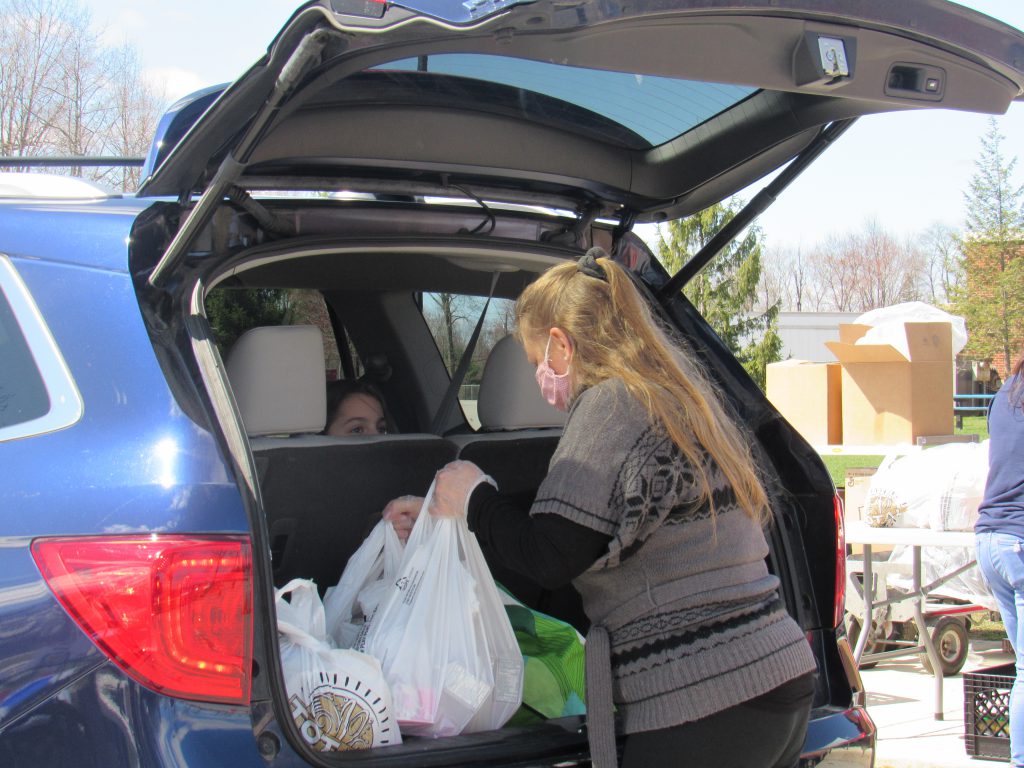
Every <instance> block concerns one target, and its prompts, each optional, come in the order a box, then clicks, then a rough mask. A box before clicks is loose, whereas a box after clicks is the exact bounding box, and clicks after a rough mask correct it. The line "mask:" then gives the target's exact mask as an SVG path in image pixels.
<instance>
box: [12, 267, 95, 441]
mask: <svg viewBox="0 0 1024 768" xmlns="http://www.w3.org/2000/svg"><path fill="white" fill-rule="evenodd" d="M81 415H82V401H81V397H80V395H79V393H78V389H77V387H76V386H75V384H74V381H73V380H72V378H71V374H70V372H69V371H68V369H67V365H66V363H65V362H64V359H63V357H62V356H61V354H60V350H59V349H58V348H57V345H56V343H55V342H54V340H53V337H52V335H51V334H50V332H49V329H48V328H47V327H46V324H45V322H44V321H43V318H42V316H41V314H40V313H39V309H38V307H36V305H35V302H34V301H33V300H32V297H31V295H30V294H29V292H28V289H27V287H26V286H25V284H24V283H23V282H22V280H21V278H20V276H19V275H18V273H17V271H16V270H15V268H14V265H13V264H12V263H11V261H10V259H8V258H7V257H6V256H3V255H0V442H2V441H5V440H14V439H16V438H20V437H28V436H30V435H36V434H42V433H45V432H52V431H54V430H57V429H63V428H64V427H67V426H70V425H71V424H73V423H75V422H76V421H78V419H79V418H80V417H81Z"/></svg>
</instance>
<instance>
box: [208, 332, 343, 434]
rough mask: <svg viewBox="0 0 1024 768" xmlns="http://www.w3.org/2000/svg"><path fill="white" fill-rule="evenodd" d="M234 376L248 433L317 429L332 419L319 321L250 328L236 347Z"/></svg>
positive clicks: (232, 359)
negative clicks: (328, 414)
mask: <svg viewBox="0 0 1024 768" xmlns="http://www.w3.org/2000/svg"><path fill="white" fill-rule="evenodd" d="M227 371H228V378H229V379H230V380H231V388H232V389H233V390H234V393H235V401H236V402H237V403H238V410H239V412H240V413H241V415H242V423H243V424H245V431H246V434H248V435H250V436H258V435H295V434H303V433H310V432H313V433H316V432H320V431H322V430H323V428H324V423H325V422H326V420H327V389H326V381H325V376H324V345H323V339H322V336H321V333H320V329H319V328H317V327H316V326H314V325H281V326H267V327H262V328H253V329H252V330H249V331H246V332H245V333H244V334H242V336H241V337H239V339H238V341H236V342H235V346H234V347H232V348H231V353H230V354H229V355H228V362H227Z"/></svg>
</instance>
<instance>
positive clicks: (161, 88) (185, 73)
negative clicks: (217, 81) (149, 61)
mask: <svg viewBox="0 0 1024 768" xmlns="http://www.w3.org/2000/svg"><path fill="white" fill-rule="evenodd" d="M143 77H145V79H146V82H147V83H149V84H150V85H151V86H152V87H153V88H154V89H155V90H156V91H157V93H163V95H164V96H165V97H166V100H167V104H168V105H170V104H171V103H172V102H174V101H177V100H178V99H180V98H181V97H182V96H185V95H187V94H189V93H193V92H194V91H198V90H200V89H201V88H205V87H207V86H208V85H213V83H210V82H208V81H207V80H206V78H204V77H202V76H201V75H199V74H198V73H197V72H194V71H193V70H191V69H182V68H181V67H151V68H149V69H146V71H145V72H144V73H143Z"/></svg>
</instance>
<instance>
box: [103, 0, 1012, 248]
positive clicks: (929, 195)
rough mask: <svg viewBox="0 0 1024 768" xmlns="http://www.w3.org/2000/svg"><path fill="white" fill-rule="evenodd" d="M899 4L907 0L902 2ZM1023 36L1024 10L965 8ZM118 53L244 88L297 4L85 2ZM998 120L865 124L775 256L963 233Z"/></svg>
mask: <svg viewBox="0 0 1024 768" xmlns="http://www.w3.org/2000/svg"><path fill="white" fill-rule="evenodd" d="M893 1H898V0H893ZM961 4H962V5H966V6H968V7H971V8H974V9H975V10H978V11H981V12H983V13H987V14H988V15H990V16H993V17H994V18H997V19H1000V20H1001V21H1004V22H1006V23H1008V24H1011V25H1013V26H1015V27H1017V28H1018V29H1024V0H964V2H962V3H961ZM84 5H85V6H86V7H87V8H88V9H89V10H90V11H91V13H92V17H93V22H94V24H95V25H96V26H97V28H100V29H102V30H103V34H104V35H105V36H106V38H107V39H108V41H109V42H111V43H115V44H118V43H121V42H123V41H125V40H127V41H129V42H131V43H132V44H134V45H135V47H136V48H137V50H138V51H139V53H140V55H141V57H142V63H143V67H144V69H145V70H146V73H147V76H148V77H149V78H150V80H151V81H152V82H154V83H158V84H160V86H161V87H163V88H164V91H165V93H166V95H167V97H168V99H169V100H173V99H174V98H177V97H178V96H181V95H183V94H185V93H189V92H191V91H194V90H197V89H199V88H202V87H204V86H207V85H211V84H214V83H219V82H226V81H230V80H234V79H235V78H236V77H238V76H239V75H240V74H241V73H242V72H243V71H245V69H246V68H248V67H249V66H250V65H251V64H252V63H253V62H254V61H255V60H256V59H258V58H259V57H260V56H261V55H262V53H263V52H264V51H265V50H266V47H267V45H268V44H269V43H270V41H271V39H273V37H274V35H275V33H276V32H277V31H278V30H279V29H280V28H281V26H282V25H283V24H284V22H285V21H286V20H287V19H288V17H289V16H290V15H291V12H292V11H293V10H294V8H295V7H296V6H297V5H298V2H289V1H286V0H245V2H244V3H243V2H237V0H230V1H228V2H223V0H222V2H216V1H215V0H214V1H211V0H204V1H203V2H200V0H176V1H175V2H173V3H168V2H165V1H162V2H158V1H157V0H85V2H84ZM987 119H988V118H987V117H986V116H983V115H974V114H969V113H963V112H951V111H950V112H947V111H944V112H941V113H936V112H932V111H928V112H907V113H899V114H891V115H877V116H873V117H871V118H866V119H864V120H861V121H860V122H859V123H858V124H857V125H855V126H854V127H853V128H851V129H850V131H848V132H847V134H846V135H845V136H843V138H842V139H841V140H840V141H839V142H838V143H837V144H836V146H835V147H833V148H831V149H830V150H828V151H827V152H826V153H825V154H824V155H823V156H822V157H821V158H819V159H818V161H817V162H816V163H815V164H814V165H813V166H812V167H811V168H810V169H809V170H807V171H806V172H805V173H804V175H803V176H802V177H801V178H800V179H799V180H798V181H797V182H795V183H794V184H793V186H791V187H790V188H789V189H788V190H787V191H786V193H785V194H784V195H783V196H782V197H781V198H780V199H779V201H778V202H777V203H776V204H775V205H774V206H772V208H770V209H769V210H768V211H767V212H766V213H765V214H764V215H763V216H762V217H761V218H760V220H759V221H760V223H761V225H762V227H763V229H764V231H765V234H766V236H767V239H768V244H769V247H784V248H797V247H801V248H804V249H810V248H812V247H813V246H814V245H815V243H816V242H818V241H820V240H822V239H824V238H825V237H826V236H827V235H828V234H830V233H834V232H843V231H859V230H861V229H863V227H864V225H865V222H867V221H868V220H870V219H875V220H877V221H878V222H879V223H880V224H882V226H883V227H885V228H886V229H887V230H889V231H891V232H893V233H895V234H897V235H899V236H901V237H903V236H905V237H910V236H912V235H914V234H916V233H919V232H921V231H923V230H925V229H926V228H927V227H928V226H930V225H931V224H932V223H934V222H942V223H945V224H947V225H949V226H952V227H956V228H959V227H962V225H963V216H964V200H963V192H964V190H965V189H966V188H967V184H968V182H969V180H970V178H971V175H972V174H973V173H974V170H975V166H974V163H975V160H976V159H977V157H978V152H979V150H980V140H981V137H982V135H984V133H985V131H986V130H987ZM999 128H1000V131H1001V133H1002V134H1003V136H1004V137H1005V138H1006V140H1005V142H1004V144H1003V148H1004V151H1005V154H1006V155H1007V157H1010V158H1012V157H1017V158H1019V159H1020V161H1019V163H1018V169H1017V183H1018V184H1020V183H1024V102H1018V103H1015V104H1014V105H1013V106H1011V108H1010V110H1009V112H1008V113H1007V114H1006V115H1005V116H1003V117H1000V118H999Z"/></svg>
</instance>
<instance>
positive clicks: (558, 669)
mask: <svg viewBox="0 0 1024 768" xmlns="http://www.w3.org/2000/svg"><path fill="white" fill-rule="evenodd" d="M498 589H499V592H500V594H501V598H502V601H503V602H504V603H505V612H506V613H507V614H508V618H509V621H510V622H511V624H512V630H513V632H515V636H516V641H517V642H518V643H519V651H520V653H522V655H523V665H524V666H523V706H522V707H520V708H519V711H518V712H516V714H515V715H514V716H513V717H512V719H511V720H510V721H509V723H510V724H511V725H529V724H533V723H539V722H542V721H544V720H547V719H550V718H558V717H569V716H571V715H583V714H586V711H587V708H586V704H585V701H586V698H587V697H586V679H585V678H586V650H585V648H584V639H583V636H582V635H580V633H579V632H577V631H576V629H575V627H573V626H572V625H571V624H569V623H567V622H565V621H562V620H561V619H556V618H554V617H553V616H548V615H547V614H546V613H541V612H540V611H536V610H534V609H532V608H528V607H527V606H525V605H523V604H522V603H521V602H519V601H518V600H517V599H516V598H515V597H513V596H512V595H511V594H510V593H509V592H508V591H507V590H505V589H503V588H502V587H501V586H500V585H499V587H498Z"/></svg>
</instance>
